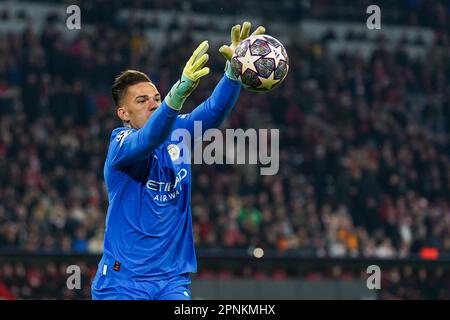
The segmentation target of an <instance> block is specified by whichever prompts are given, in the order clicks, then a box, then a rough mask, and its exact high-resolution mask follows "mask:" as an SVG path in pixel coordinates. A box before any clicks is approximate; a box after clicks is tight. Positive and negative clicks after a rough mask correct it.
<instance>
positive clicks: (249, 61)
mask: <svg viewBox="0 0 450 320" xmlns="http://www.w3.org/2000/svg"><path fill="white" fill-rule="evenodd" d="M259 58H261V56H254V55H252V53H251V52H250V49H249V50H246V51H245V56H243V57H237V59H238V60H239V62H241V63H242V71H241V74H244V72H245V71H247V69H250V70H252V71H255V72H258V70H256V67H255V61H256V60H258V59H259Z"/></svg>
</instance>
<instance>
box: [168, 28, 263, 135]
mask: <svg viewBox="0 0 450 320" xmlns="http://www.w3.org/2000/svg"><path fill="white" fill-rule="evenodd" d="M250 28H251V24H250V22H247V21H246V22H244V23H243V25H242V29H241V26H240V25H235V26H233V28H232V29H231V44H230V45H223V46H221V47H220V49H219V51H220V53H221V54H222V55H223V56H224V57H225V59H226V60H227V61H226V65H225V75H224V77H223V78H222V79H221V80H220V82H219V83H218V84H217V86H216V88H215V89H214V91H213V93H212V95H211V96H210V97H209V98H208V99H206V100H205V101H204V102H202V103H201V104H200V105H199V106H198V107H197V108H195V110H194V111H192V112H191V113H189V114H186V115H182V116H181V117H179V118H178V120H177V124H176V127H178V128H180V127H181V128H185V129H188V130H189V132H190V133H191V136H192V134H193V132H194V123H195V121H201V122H202V131H203V132H204V131H205V130H207V129H210V128H216V127H218V126H220V125H221V124H222V122H223V120H224V119H225V117H226V116H227V115H228V114H229V113H230V111H231V109H232V108H233V106H234V105H235V103H236V101H237V98H238V97H239V93H240V91H241V85H240V83H239V82H238V81H237V79H236V76H235V75H234V74H233V72H232V70H231V63H230V60H231V58H232V56H233V52H234V50H235V49H236V47H237V46H238V45H239V43H241V42H242V41H243V40H245V39H247V38H248V37H249V34H250ZM264 32H265V28H264V27H262V26H259V27H258V28H257V29H256V30H255V31H254V32H253V33H252V35H258V34H263V33H264ZM203 132H202V133H203Z"/></svg>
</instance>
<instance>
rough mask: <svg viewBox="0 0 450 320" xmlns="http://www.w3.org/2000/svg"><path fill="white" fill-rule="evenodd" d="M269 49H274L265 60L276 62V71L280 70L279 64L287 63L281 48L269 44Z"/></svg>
mask: <svg viewBox="0 0 450 320" xmlns="http://www.w3.org/2000/svg"><path fill="white" fill-rule="evenodd" d="M268 45H269V47H270V48H271V49H272V50H270V52H269V53H268V54H266V56H265V57H264V58H272V59H273V60H274V61H275V69H276V68H278V64H279V63H280V61H281V60H283V61H286V59H285V58H284V56H283V53H282V49H281V46H278V47H275V46H273V45H272V44H271V43H269V42H268Z"/></svg>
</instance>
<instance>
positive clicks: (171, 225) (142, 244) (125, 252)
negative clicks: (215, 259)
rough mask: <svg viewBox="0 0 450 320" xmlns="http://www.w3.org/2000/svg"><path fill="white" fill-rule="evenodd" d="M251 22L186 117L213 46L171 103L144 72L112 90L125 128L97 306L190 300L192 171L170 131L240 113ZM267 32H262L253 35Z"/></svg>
mask: <svg viewBox="0 0 450 320" xmlns="http://www.w3.org/2000/svg"><path fill="white" fill-rule="evenodd" d="M250 28H251V25H250V23H249V22H245V23H244V24H243V25H242V28H241V26H240V25H236V26H234V27H233V28H232V30H231V45H229V46H227V45H224V46H222V47H221V48H220V49H219V51H220V52H221V53H222V54H223V55H224V56H225V58H226V60H227V61H226V66H225V75H224V76H223V77H222V79H221V80H220V82H219V83H218V84H217V86H216V88H215V89H214V91H213V93H212V95H211V96H210V97H209V98H208V99H206V100H205V101H204V102H203V103H201V104H200V105H199V106H198V107H197V108H196V109H195V110H194V111H192V112H191V113H188V114H183V115H180V111H181V109H182V107H183V103H184V102H185V100H186V98H187V97H188V96H189V95H190V94H191V93H192V91H193V90H194V89H195V88H196V87H197V85H198V83H199V81H200V79H201V78H202V77H204V76H206V75H207V74H208V73H209V68H207V67H205V65H206V62H207V61H208V54H207V53H206V52H207V50H208V42H207V41H204V42H202V43H201V44H200V45H199V46H198V48H197V49H196V50H195V51H194V53H193V54H192V56H191V57H190V59H189V60H188V61H187V63H186V65H185V67H184V69H183V74H182V76H181V78H180V80H178V81H177V82H176V83H175V85H174V86H173V87H172V88H171V90H170V92H169V93H168V95H167V96H166V97H165V99H164V101H162V102H161V95H160V93H159V92H158V89H157V88H156V86H155V84H153V83H152V82H151V81H150V79H149V78H148V77H147V76H146V75H145V74H143V73H142V72H139V71H134V70H127V71H125V72H123V73H121V74H120V75H119V76H118V77H117V78H116V79H115V82H114V84H113V86H112V96H113V99H114V102H115V104H116V106H117V116H118V117H119V118H120V119H121V120H122V122H123V123H124V126H123V127H120V128H116V129H114V130H113V132H112V134H111V139H110V144H109V150H108V154H107V156H106V160H105V165H104V177H105V182H106V187H107V191H108V200H109V207H108V212H107V216H106V228H105V240H104V252H103V256H102V258H101V260H100V262H99V264H98V270H97V273H96V276H95V279H94V281H93V283H92V298H93V299H108V300H111V299H122V300H123V299H125V300H131V299H140V300H143V299H158V300H189V299H190V290H189V284H190V283H191V280H190V276H189V274H190V273H192V272H196V270H197V262H196V256H195V248H194V240H193V229H192V220H191V208H190V197H191V187H190V185H191V170H190V165H189V164H187V163H180V162H179V161H178V162H175V161H174V160H175V159H176V158H177V157H178V156H179V150H178V149H177V147H176V144H177V142H176V141H171V140H170V136H171V132H172V131H173V130H175V129H178V128H183V129H187V130H189V132H191V136H192V133H193V129H194V121H202V129H203V131H204V130H207V129H209V128H214V127H218V126H219V125H220V124H221V123H222V121H223V120H224V118H225V117H226V116H227V115H228V113H229V112H230V110H231V109H232V108H233V106H234V104H235V103H236V100H237V98H238V96H239V93H240V90H241V87H240V84H239V82H237V81H236V78H235V77H234V76H233V74H232V72H231V67H230V59H231V56H232V54H233V51H234V49H235V48H236V46H237V45H238V44H239V43H240V42H241V41H242V40H244V39H245V38H247V37H248V36H249V34H250ZM264 32H265V30H264V28H263V27H258V28H257V29H256V30H255V32H253V34H262V33H264Z"/></svg>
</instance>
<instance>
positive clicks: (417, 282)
mask: <svg viewBox="0 0 450 320" xmlns="http://www.w3.org/2000/svg"><path fill="white" fill-rule="evenodd" d="M73 262H74V264H73V265H71V266H77V267H79V271H80V279H79V282H78V281H77V280H75V278H70V277H71V276H72V275H74V274H75V273H74V271H73V270H75V269H68V268H69V264H68V263H67V262H61V261H59V262H58V261H52V262H49V261H44V260H41V261H40V263H30V262H11V263H4V264H2V265H0V300H4V299H6V300H16V299H45V300H62V299H65V300H74V299H76V300H90V299H91V282H92V280H93V278H94V276H95V272H96V271H97V264H95V263H89V262H86V261H83V260H78V261H73ZM68 270H69V271H70V272H68ZM381 270H382V273H381V282H380V290H377V291H376V296H377V299H381V300H405V299H408V300H423V299H431V300H435V299H445V300H448V299H450V293H449V291H448V288H449V287H450V272H449V269H448V268H447V267H444V266H443V265H435V266H431V267H425V266H422V267H418V266H416V265H414V264H408V263H407V264H403V265H402V266H383V267H382V268H381ZM293 277H296V278H301V279H303V280H304V281H310V282H317V281H321V282H325V281H345V282H347V283H352V282H353V283H357V282H362V283H366V281H367V273H366V270H365V268H359V267H356V266H349V265H347V266H346V265H339V264H329V265H327V266H325V265H322V267H318V266H317V265H314V266H312V265H310V266H304V267H303V268H302V270H301V271H289V270H285V269H283V268H261V267H254V266H250V265H245V264H243V266H241V267H239V268H233V269H224V268H218V269H217V268H205V266H204V264H202V266H201V267H200V270H199V272H198V273H197V274H196V275H195V276H194V281H195V280H211V281H229V280H238V279H241V280H242V279H246V280H250V279H252V280H257V281H265V280H271V281H288V280H289V279H291V278H293ZM68 284H69V286H68ZM69 287H70V289H69ZM192 294H193V299H197V298H202V297H199V296H198V295H199V293H198V292H193V293H192ZM367 298H368V297H366V296H361V297H360V298H359V299H367Z"/></svg>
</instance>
